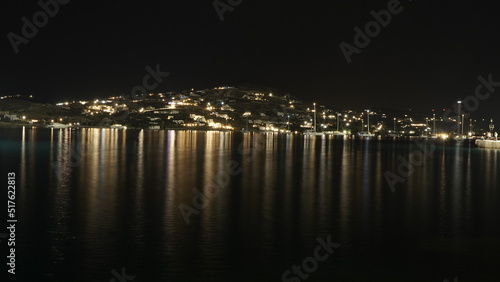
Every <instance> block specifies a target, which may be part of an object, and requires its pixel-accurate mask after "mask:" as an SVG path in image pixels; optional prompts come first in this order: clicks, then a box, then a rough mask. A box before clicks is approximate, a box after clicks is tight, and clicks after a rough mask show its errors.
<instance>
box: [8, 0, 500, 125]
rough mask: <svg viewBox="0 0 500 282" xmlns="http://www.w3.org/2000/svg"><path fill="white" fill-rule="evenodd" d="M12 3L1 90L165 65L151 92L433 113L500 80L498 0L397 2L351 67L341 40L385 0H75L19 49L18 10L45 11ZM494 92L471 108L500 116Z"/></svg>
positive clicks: (121, 78)
mask: <svg viewBox="0 0 500 282" xmlns="http://www.w3.org/2000/svg"><path fill="white" fill-rule="evenodd" d="M221 1H222V2H224V3H226V1H227V0H221ZM12 2H14V1H9V2H8V5H10V6H9V7H7V6H5V7H4V8H3V9H2V10H3V11H2V25H1V28H2V32H3V34H4V37H3V38H4V39H3V40H2V43H1V44H0V46H1V50H0V51H1V54H2V61H1V74H0V75H1V78H2V83H1V84H0V95H1V94H17V93H19V94H33V95H36V96H40V97H44V98H47V99H50V100H58V99H62V98H64V97H72V98H81V99H93V98H97V97H107V96H110V95H117V94H120V93H130V91H131V89H132V88H133V87H134V86H136V85H141V84H142V78H143V77H144V76H145V75H146V71H145V67H146V66H152V67H153V68H154V66H155V65H157V64H160V66H161V67H160V69H161V71H164V72H170V73H171V75H170V76H169V77H168V78H167V79H165V81H164V82H163V83H162V84H160V86H158V87H157V88H156V89H155V92H164V91H170V90H183V89H188V88H198V89H199V88H208V87H214V86H218V85H223V84H228V85H231V84H255V85H261V86H267V87H273V88H277V89H279V90H282V91H284V92H288V93H290V94H292V95H295V96H297V97H299V98H300V99H303V100H305V101H307V102H312V101H317V102H319V103H324V104H327V105H329V106H333V107H337V108H369V107H372V108H374V107H385V108H398V109H408V108H412V109H415V110H426V111H427V110H430V109H431V108H437V107H441V108H442V107H443V106H445V107H449V106H451V105H452V104H453V102H455V101H456V100H459V99H463V98H465V97H467V96H469V95H474V90H475V88H476V86H477V85H478V83H479V82H478V80H477V77H478V76H479V75H482V76H484V77H487V76H488V75H489V74H492V77H493V80H495V81H500V64H499V62H500V13H499V12H500V9H498V8H497V7H496V6H494V3H495V1H491V0H490V1H470V0H469V1H423V0H413V1H408V0H402V1H401V6H402V7H403V11H402V12H401V13H399V14H397V15H392V19H391V22H390V23H389V24H388V26H387V27H385V28H381V31H380V33H379V34H378V35H377V36H375V37H374V38H372V39H371V42H370V44H369V45H368V46H366V47H365V48H363V49H362V50H361V53H360V54H353V55H352V62H351V63H350V64H348V63H347V61H346V59H345V57H344V55H343V54H342V52H341V50H340V48H339V44H340V43H341V42H343V41H344V42H346V43H348V44H351V45H354V42H353V38H354V35H355V31H354V30H353V28H354V27H355V26H358V27H360V28H361V29H364V27H365V25H366V23H367V22H369V21H371V20H373V18H372V16H371V15H370V11H371V10H375V11H379V10H381V9H387V3H388V2H389V1H360V0H359V1H355V0H350V1H334V0H316V1H314V0H312V1H272V0H268V1H251V0H243V2H242V3H241V4H240V5H238V6H236V7H235V8H234V11H233V12H226V13H225V14H224V17H225V20H224V21H223V22H221V21H220V19H219V16H218V15H217V13H216V11H215V9H214V7H213V4H212V3H213V0H203V1H200V0H199V1H189V0H181V1H170V0H163V1H134V2H125V1H106V3H103V2H104V1H81V0H71V1H70V2H69V3H68V4H65V5H60V7H59V8H60V9H59V12H58V13H57V14H56V15H55V16H54V17H53V18H50V19H49V20H48V23H47V25H45V26H43V27H41V28H39V31H38V33H37V34H36V35H35V36H34V37H33V38H32V39H29V42H28V43H27V44H21V45H20V46H19V53H18V54H15V53H14V50H13V48H12V46H11V44H10V42H9V39H8V37H7V34H8V33H9V32H14V33H16V34H18V35H22V33H21V28H22V26H23V22H22V21H21V18H22V17H27V18H28V19H30V21H31V20H32V18H33V14H34V13H35V12H37V11H39V10H41V8H40V6H39V5H38V4H37V1H17V2H18V3H12ZM234 2H237V1H234ZM436 2H439V3H436ZM4 5H7V3H5V4H4ZM499 95H500V87H499V88H498V90H497V92H495V93H493V94H492V96H491V97H490V98H489V99H487V100H485V101H481V102H480V105H479V109H478V110H477V111H476V113H475V115H485V116H491V115H494V113H498V112H499V111H498V110H497V109H498V106H500V103H499V101H500V98H499V97H498V96H499ZM499 118H500V116H499Z"/></svg>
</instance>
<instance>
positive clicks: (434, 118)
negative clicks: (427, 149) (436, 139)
mask: <svg viewBox="0 0 500 282" xmlns="http://www.w3.org/2000/svg"><path fill="white" fill-rule="evenodd" d="M432 120H433V123H432V128H433V130H432V132H433V134H434V135H436V114H432Z"/></svg>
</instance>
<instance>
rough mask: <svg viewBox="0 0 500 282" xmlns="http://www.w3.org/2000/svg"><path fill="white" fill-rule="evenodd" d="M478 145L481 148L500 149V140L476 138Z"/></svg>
mask: <svg viewBox="0 0 500 282" xmlns="http://www.w3.org/2000/svg"><path fill="white" fill-rule="evenodd" d="M476 145H477V147H479V148H488V149H500V141H496V140H476Z"/></svg>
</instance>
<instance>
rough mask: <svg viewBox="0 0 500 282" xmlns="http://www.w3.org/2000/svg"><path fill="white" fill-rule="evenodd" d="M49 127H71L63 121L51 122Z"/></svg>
mask: <svg viewBox="0 0 500 282" xmlns="http://www.w3.org/2000/svg"><path fill="white" fill-rule="evenodd" d="M47 127H48V128H68V127H70V126H69V125H68V124H63V123H57V122H55V123H51V124H49V125H47Z"/></svg>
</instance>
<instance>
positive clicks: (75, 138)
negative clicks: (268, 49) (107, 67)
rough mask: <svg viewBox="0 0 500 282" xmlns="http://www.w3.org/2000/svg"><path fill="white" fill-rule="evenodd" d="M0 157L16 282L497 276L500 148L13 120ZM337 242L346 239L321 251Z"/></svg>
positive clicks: (2, 135)
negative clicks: (11, 187) (15, 125)
mask: <svg viewBox="0 0 500 282" xmlns="http://www.w3.org/2000/svg"><path fill="white" fill-rule="evenodd" d="M0 156H1V161H0V169H1V170H0V173H1V175H0V177H1V178H3V179H4V180H5V181H2V182H5V183H6V181H7V173H8V172H15V173H16V181H17V198H16V205H17V219H18V223H17V227H16V228H17V229H16V278H17V280H18V281H112V278H114V277H115V276H114V274H113V273H112V270H113V269H114V270H116V271H117V272H119V273H121V272H122V269H123V268H125V273H126V274H127V275H130V277H128V278H129V279H131V276H134V277H135V278H134V280H123V281H436V282H438V281H439V282H441V281H444V279H448V280H450V281H453V278H455V277H458V280H459V281H461V282H462V281H500V271H499V270H498V266H499V265H500V255H499V253H500V220H499V217H500V179H499V174H500V150H486V149H477V148H475V147H474V145H473V144H469V143H466V142H465V143H449V142H427V143H419V144H417V143H415V142H411V141H391V140H350V139H341V138H340V139H338V138H334V137H333V136H329V137H325V136H322V137H321V136H302V135H277V134H271V133H267V134H266V133H253V134H252V133H237V132H235V133H231V132H194V131H148V130H142V131H141V130H126V131H123V130H109V129H79V130H67V129H52V130H51V129H31V128H26V129H6V128H2V129H0ZM408 160H412V161H411V163H410V171H408V167H403V165H402V163H405V162H406V161H408ZM398 167H399V170H398ZM389 173H394V174H392V179H398V180H400V181H401V182H397V183H395V184H394V186H392V187H391V185H389V184H388V181H387V179H386V175H388V174H389ZM2 189H5V190H7V184H5V185H4V187H3V188H2ZM193 189H196V190H194V191H196V192H193ZM393 189H394V190H393ZM196 193H198V194H197V195H198V196H195V195H196ZM199 193H203V194H204V196H201V195H200V194H199ZM4 194H5V195H4V196H3V197H4V200H2V202H6V201H7V193H4ZM206 196H210V197H209V198H207V197H206ZM193 200H195V201H194V202H193ZM3 205H4V204H2V207H4V206H3ZM180 207H182V211H184V216H183V213H182V212H181V208H180ZM3 210H4V211H5V212H2V213H3V214H7V213H6V206H5V208H3ZM188 211H191V212H192V214H190V215H189V214H188ZM4 218H6V216H5V217H4ZM3 222H5V220H4V221H3ZM2 224H4V223H2ZM3 230H4V229H3ZM0 232H1V231H0ZM327 238H330V239H331V241H332V242H335V243H340V246H338V247H336V248H335V249H334V251H333V252H332V253H331V254H330V253H327V251H326V249H320V253H319V254H321V256H323V258H325V256H326V258H325V259H324V260H323V261H318V260H315V259H308V257H314V251H315V249H316V248H317V246H320V244H319V243H318V240H324V241H327V240H328V239H327ZM2 241H3V242H2V243H0V245H1V248H2V257H3V259H2V265H4V268H5V265H6V260H7V259H6V256H7V255H8V253H7V248H6V241H4V240H2ZM327 254H328V255H327ZM303 262H305V267H306V269H307V270H304V266H302V264H303ZM293 265H300V267H301V269H302V270H301V273H300V274H299V273H296V274H294V273H293V272H294V270H293V268H292V266H293ZM2 270H3V272H4V273H6V271H7V268H5V269H2ZM287 270H290V273H287V274H285V278H286V279H284V280H282V276H283V274H284V273H285V272H286V271H287ZM300 276H302V279H301V278H300ZM306 278H307V279H306ZM116 281H120V280H118V279H116Z"/></svg>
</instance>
